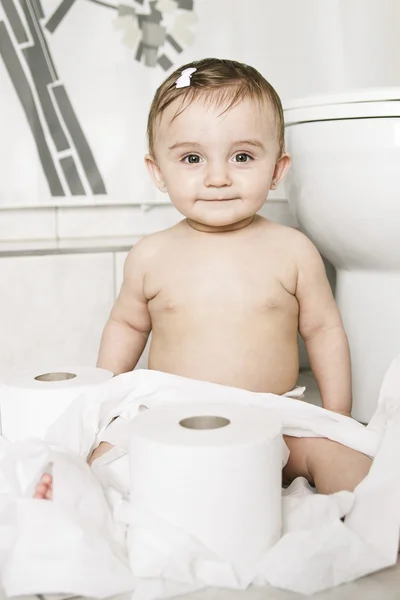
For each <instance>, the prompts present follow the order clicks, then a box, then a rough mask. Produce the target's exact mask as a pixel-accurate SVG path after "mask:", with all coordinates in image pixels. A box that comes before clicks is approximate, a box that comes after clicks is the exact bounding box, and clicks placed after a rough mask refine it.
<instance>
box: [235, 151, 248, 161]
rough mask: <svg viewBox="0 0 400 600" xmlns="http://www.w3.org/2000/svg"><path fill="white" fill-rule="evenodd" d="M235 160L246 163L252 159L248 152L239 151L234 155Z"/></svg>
mask: <svg viewBox="0 0 400 600" xmlns="http://www.w3.org/2000/svg"><path fill="white" fill-rule="evenodd" d="M234 158H235V162H240V163H246V162H249V161H250V160H252V157H251V156H250V154H246V152H240V154H236V155H235V157H234Z"/></svg>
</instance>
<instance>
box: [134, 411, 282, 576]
mask: <svg viewBox="0 0 400 600" xmlns="http://www.w3.org/2000/svg"><path fill="white" fill-rule="evenodd" d="M131 436H132V437H131V441H130V451H129V452H130V454H129V456H130V502H131V503H132V514H134V513H135V510H137V512H138V513H143V511H144V512H145V513H146V514H148V515H152V516H153V517H155V518H156V519H157V520H158V519H161V520H163V521H165V522H167V523H169V524H172V525H173V526H175V527H177V528H179V529H180V530H181V531H183V532H185V533H187V534H190V535H192V536H195V538H197V539H198V540H199V541H200V542H201V543H202V544H203V545H204V546H205V547H206V548H208V549H209V550H211V551H212V552H213V553H215V554H216V555H217V556H218V557H220V558H221V559H224V560H229V561H230V562H231V563H232V564H233V565H235V567H237V568H238V569H241V570H242V571H243V567H245V566H246V565H247V567H250V566H251V565H254V564H255V563H256V561H257V560H258V559H259V558H260V557H261V556H262V554H263V553H264V552H265V551H266V550H268V549H269V548H271V547H272V546H273V545H274V544H275V543H276V542H277V541H278V539H279V538H280V535H281V485H282V450H283V444H282V435H281V423H280V421H279V420H278V419H277V418H275V417H272V416H271V415H270V414H269V413H268V411H266V410H264V409H262V408H260V407H256V406H240V405H235V404H229V403H228V404H207V403H204V404H203V403H201V404H198V403H196V404H186V405H182V404H168V405H166V406H162V407H157V408H154V409H151V410H148V411H145V412H143V413H141V414H139V415H138V416H137V417H136V418H135V419H134V421H133V422H132V426H131ZM138 532H139V533H138V536H137V540H140V538H141V537H142V536H141V533H140V524H139V525H138ZM130 540H131V541H132V542H133V544H132V546H131V548H130V559H131V565H132V568H133V570H134V574H135V575H137V576H138V577H141V576H147V577H151V576H153V573H152V569H151V553H150V551H149V547H148V546H146V547H144V548H141V547H140V542H139V543H136V542H135V532H134V531H133V532H132V531H131V532H130ZM165 543H167V540H163V541H162V544H161V545H164V546H165ZM157 545H158V546H160V544H157V543H156V544H155V547H156V546H157ZM155 552H157V550H155ZM144 556H146V557H147V559H146V561H144V558H143V557H144ZM136 559H137V560H136ZM144 562H145V563H146V564H144ZM154 562H155V563H156V562H157V560H156V559H155V560H154ZM154 567H155V565H154ZM155 572H156V571H155Z"/></svg>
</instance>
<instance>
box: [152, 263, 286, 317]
mask: <svg viewBox="0 0 400 600" xmlns="http://www.w3.org/2000/svg"><path fill="white" fill-rule="evenodd" d="M293 302H295V303H296V301H295V300H294V298H293V296H292V295H291V294H290V293H289V292H288V291H287V290H286V289H285V287H284V286H283V285H282V282H281V281H280V279H279V277H278V276H277V274H276V273H274V272H273V271H270V272H264V273H261V272H260V271H259V270H257V269H252V268H242V267H241V265H239V266H236V267H235V266H228V267H227V268H224V269H219V268H218V266H217V265H205V266H204V267H203V268H201V269H199V268H195V267H192V268H191V269H175V271H169V272H166V273H164V274H160V276H159V280H158V282H157V284H156V281H154V292H153V296H152V297H151V299H150V301H149V309H150V311H151V312H154V313H160V312H168V313H186V314H187V313H190V312H191V311H193V314H197V315H199V314H200V313H209V314H210V313H212V312H214V313H215V312H217V313H218V314H226V313H232V312H234V313H237V312H242V311H243V312H246V313H249V312H251V313H252V314H255V313H257V312H265V311H267V310H268V311H270V310H275V311H279V310H281V309H285V308H286V309H287V308H288V307H289V306H292V304H293ZM296 305H297V303H296Z"/></svg>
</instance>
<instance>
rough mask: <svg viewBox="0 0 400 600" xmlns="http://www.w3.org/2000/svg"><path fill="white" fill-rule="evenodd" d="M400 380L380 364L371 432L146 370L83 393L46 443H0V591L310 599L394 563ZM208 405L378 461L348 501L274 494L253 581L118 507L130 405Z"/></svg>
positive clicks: (264, 397) (289, 405) (298, 487)
mask: <svg viewBox="0 0 400 600" xmlns="http://www.w3.org/2000/svg"><path fill="white" fill-rule="evenodd" d="M388 381H391V382H393V385H389V384H388ZM399 383H400V357H398V358H397V359H396V360H395V361H394V362H393V364H392V365H391V367H390V370H389V372H388V375H387V377H386V378H385V382H384V384H383V386H382V390H383V392H382V394H383V395H382V394H381V398H380V402H379V406H378V409H377V413H376V415H375V416H374V418H373V419H372V421H371V425H370V426H368V427H367V428H365V427H364V426H362V425H360V424H358V423H357V422H355V421H353V420H351V419H349V418H347V417H344V416H342V415H338V414H334V413H331V412H330V411H326V410H324V409H322V408H319V407H315V406H312V405H309V404H307V403H305V402H301V401H298V400H295V399H293V398H287V397H286V398H285V397H280V396H276V395H273V394H260V393H253V392H247V391H245V390H238V389H236V388H228V387H225V386H219V385H216V384H209V383H206V382H199V381H194V380H188V379H185V378H181V377H177V376H174V375H169V374H165V373H159V372H155V371H134V372H132V373H127V374H124V375H121V376H119V377H116V378H114V379H112V380H110V381H108V382H106V383H104V384H102V385H101V386H99V387H98V389H97V390H96V391H94V390H89V391H88V392H87V393H84V394H83V395H82V396H80V397H79V398H78V399H77V400H76V401H75V402H73V403H72V404H71V405H70V407H69V408H68V409H67V411H66V413H65V414H64V415H63V416H62V417H61V418H60V419H59V420H58V421H57V422H56V423H55V424H54V425H53V426H52V427H51V429H50V430H49V432H48V435H47V439H46V442H41V441H39V440H27V441H24V442H19V443H15V444H8V443H7V442H5V441H4V440H2V441H1V444H0V459H1V460H0V493H1V495H0V574H1V584H2V586H3V588H4V590H5V592H6V594H7V595H9V596H12V595H23V594H36V593H43V594H49V593H68V594H76V595H87V596H94V597H103V598H104V597H107V596H111V595H116V594H119V593H122V592H126V591H131V590H132V591H133V598H134V599H138V600H142V599H143V598H148V599H150V598H161V597H168V596H173V595H176V594H179V593H183V592H188V591H192V590H196V589H199V588H202V587H206V586H209V585H218V586H223V587H228V586H232V587H238V588H243V587H246V586H247V585H249V583H253V584H255V585H264V584H265V583H269V584H271V585H274V586H277V587H281V588H285V589H287V590H293V591H296V592H300V593H303V594H311V593H314V592H317V591H320V590H323V589H326V588H329V587H332V586H335V585H338V584H340V583H344V582H347V581H351V580H353V579H356V578H357V577H361V576H363V575H365V574H367V573H370V572H373V571H375V570H378V569H382V568H385V567H388V566H390V565H393V564H394V563H395V562H396V560H397V549H398V542H399V528H400V467H399V465H400V394H399V391H398V388H399ZM205 398H206V400H207V403H233V404H238V405H242V406H245V405H255V406H258V407H260V406H261V407H262V408H264V409H265V410H266V411H270V414H271V415H273V416H274V417H277V418H279V419H281V421H282V423H283V433H284V434H287V435H292V436H297V437H299V436H313V437H328V438H330V439H333V440H336V441H338V442H340V443H343V444H346V445H348V446H350V447H352V448H354V449H356V450H359V451H361V452H364V453H365V454H367V455H369V456H371V457H375V460H374V462H373V465H372V468H371V471H370V473H369V475H368V476H367V477H366V479H365V480H364V481H363V482H362V483H361V484H360V485H359V486H358V487H357V488H356V490H355V492H354V493H350V492H339V493H337V494H333V495H330V496H322V495H316V494H314V493H313V491H312V489H311V488H310V486H309V485H308V484H307V483H306V482H305V480H302V479H300V478H299V479H297V480H295V482H293V484H292V485H291V486H290V487H289V488H288V489H287V490H283V492H282V516H283V531H282V533H283V535H282V537H281V538H280V540H279V541H278V542H277V543H276V544H275V545H274V546H273V548H271V549H270V550H268V551H267V552H266V553H265V554H264V555H263V556H260V557H259V560H258V561H257V562H256V563H255V564H254V567H253V571H252V573H251V577H250V576H249V572H248V570H247V569H248V565H247V566H246V573H240V569H239V571H238V569H237V568H236V569H233V568H232V565H231V564H229V562H227V561H222V560H221V558H220V557H219V556H217V555H216V554H215V553H213V552H212V551H211V550H210V549H209V548H206V547H205V546H203V545H202V544H201V543H200V542H199V541H198V540H197V539H195V538H194V537H190V536H189V535H188V534H187V532H185V531H183V530H180V529H177V528H176V527H174V526H173V525H172V524H171V523H168V522H165V521H162V522H161V521H160V520H157V515H154V514H152V513H151V512H146V510H141V511H133V510H132V507H131V505H130V504H129V502H128V501H127V500H128V499H127V496H126V493H127V489H128V488H129V481H126V482H124V480H123V478H122V477H123V474H124V473H125V474H126V466H127V462H126V459H127V454H128V449H129V423H130V422H131V421H132V419H134V418H135V416H136V415H137V413H138V412H139V407H140V406H146V407H147V408H149V409H152V408H154V407H156V406H160V405H165V404H166V403H175V404H179V403H182V404H185V403H187V402H204V399H205ZM115 416H120V417H121V418H120V419H118V420H117V421H118V422H119V425H118V427H119V435H116V429H114V436H115V437H116V439H114V442H115V441H117V442H118V443H117V445H116V447H115V448H114V449H113V450H112V451H110V452H109V453H107V454H105V455H103V457H101V459H98V461H95V462H94V467H95V468H93V469H90V468H89V467H88V465H87V464H86V462H85V459H86V457H87V455H88V454H89V452H90V451H91V450H92V449H93V448H94V447H96V445H97V444H98V443H99V441H100V440H101V439H106V438H107V436H108V434H107V426H108V425H109V424H110V422H111V421H112V419H113V418H114V417H115ZM109 434H110V435H113V434H112V428H111V427H110V433H109ZM124 461H125V463H124ZM49 463H51V464H52V473H53V479H54V486H53V490H54V498H53V501H47V500H33V499H32V498H31V495H32V490H33V489H34V486H35V484H36V482H37V481H38V479H39V477H40V474H41V473H42V472H43V471H44V470H46V468H47V465H48V464H49ZM96 463H97V465H96ZM128 468H129V465H128ZM128 479H129V478H128ZM342 517H344V521H342ZM135 531H136V532H138V531H142V532H144V533H145V536H144V538H145V540H146V545H143V560H142V565H141V568H144V567H145V568H146V572H147V574H148V575H147V577H146V578H144V577H142V578H138V577H137V576H134V574H133V572H132V571H131V569H130V565H129V548H128V546H129V544H127V543H126V539H127V538H126V534H127V532H128V538H129V536H132V535H133V534H134V532H135ZM149 540H151V543H150V544H149ZM128 541H129V539H128Z"/></svg>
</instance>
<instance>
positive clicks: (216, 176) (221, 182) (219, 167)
mask: <svg viewBox="0 0 400 600" xmlns="http://www.w3.org/2000/svg"><path fill="white" fill-rule="evenodd" d="M204 185H205V186H206V187H225V186H230V185H232V181H231V177H230V175H229V168H228V166H227V165H226V164H222V163H218V164H209V165H207V170H206V174H205V178H204Z"/></svg>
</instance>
